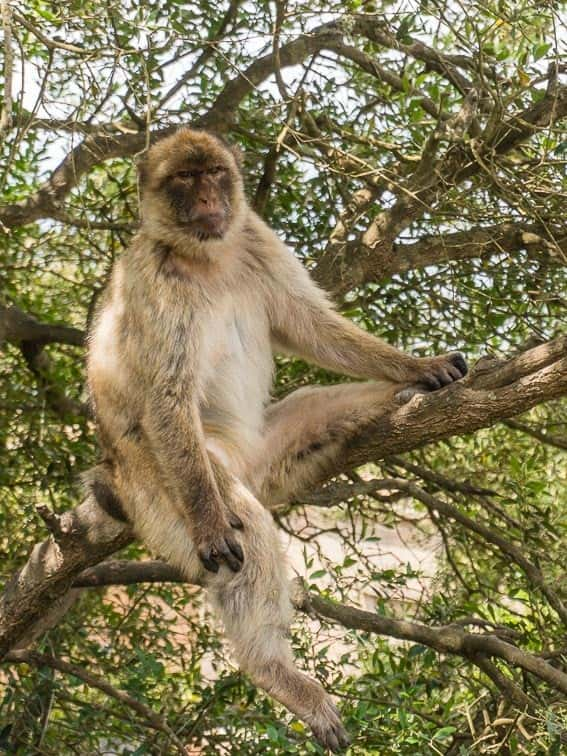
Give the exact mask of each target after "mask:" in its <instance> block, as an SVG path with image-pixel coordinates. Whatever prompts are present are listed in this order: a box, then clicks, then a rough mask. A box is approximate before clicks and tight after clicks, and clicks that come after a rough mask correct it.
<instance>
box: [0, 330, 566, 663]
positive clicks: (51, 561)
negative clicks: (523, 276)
mask: <svg viewBox="0 0 567 756" xmlns="http://www.w3.org/2000/svg"><path fill="white" fill-rule="evenodd" d="M565 394H567V337H563V338H559V339H556V340H555V341H552V342H549V343H548V344H544V345H541V346H538V347H536V348H535V349H531V350H529V351H528V352H525V353H523V354H521V355H518V356H517V357H515V358H514V359H512V360H509V361H507V362H499V361H496V362H495V361H484V362H481V363H480V364H479V366H478V368H477V369H476V370H474V371H472V373H471V374H470V376H469V377H468V378H467V379H465V380H464V381H460V382H457V383H455V384H453V385H452V386H449V387H447V388H445V389H443V390H441V391H437V392H434V393H432V394H427V395H419V396H415V397H414V398H413V399H411V400H410V401H409V402H408V403H407V404H405V405H403V406H401V407H400V406H399V405H398V406H395V405H393V406H391V407H390V408H387V409H385V410H384V412H383V414H381V415H380V416H379V417H378V418H376V419H374V420H373V421H372V422H368V423H366V424H364V425H362V426H361V427H360V429H359V431H357V432H356V434H355V435H353V436H352V437H351V438H348V439H345V440H344V454H343V455H342V456H341V458H340V463H339V464H336V465H334V466H332V467H329V466H327V467H321V471H320V478H319V480H318V481H314V482H313V484H312V485H313V486H315V485H317V484H318V483H322V482H324V481H325V480H328V479H329V478H331V477H334V476H336V475H338V474H339V473H341V472H344V471H346V470H349V469H352V468H354V467H357V466H359V465H361V464H364V463H367V462H369V461H375V460H377V459H380V458H383V457H384V456H388V455H391V454H394V453H400V452H405V451H409V450H411V449H415V448H416V447H417V446H422V445H424V444H426V443H430V442H433V441H437V440H440V439H443V438H449V437H450V436H453V435H462V434H464V433H469V432H472V431H474V430H477V429H478V428H482V427H487V426H490V425H492V424H494V423H496V422H498V421H500V420H502V419H504V418H507V417H511V416H513V415H517V414H519V413H521V412H524V411H526V410H528V409H529V408H531V407H533V406H535V405H536V404H539V403H541V402H544V401H547V400H549V399H555V398H558V397H559V396H562V395H565ZM291 495H292V494H291V493H290V496H291ZM293 495H294V496H297V491H294V492H293ZM61 526H62V528H63V529H64V530H65V531H66V532H71V533H73V534H74V537H73V538H71V539H66V541H65V543H63V544H60V545H58V544H56V543H55V541H54V540H53V538H51V539H48V540H47V541H45V542H44V543H42V544H39V545H37V546H36V547H35V548H34V550H33V552H32V554H31V556H30V558H29V560H28V562H27V564H26V565H25V566H24V568H23V569H22V571H21V572H20V573H19V574H18V575H16V576H14V578H13V579H12V580H11V581H10V583H9V584H8V585H7V587H6V590H5V592H4V595H3V597H2V599H1V602H0V657H1V656H2V655H3V654H5V653H6V652H7V651H9V650H10V649H11V648H13V647H14V646H15V645H16V644H17V643H18V642H19V641H20V640H21V638H22V637H24V635H25V634H26V633H27V632H29V631H30V628H32V627H33V625H34V623H35V622H37V621H38V620H39V619H40V618H41V616H42V615H43V614H44V613H45V612H46V611H47V609H48V608H49V607H50V606H51V604H52V603H53V601H54V600H55V599H56V598H57V597H58V596H61V595H63V594H64V593H65V592H66V591H67V590H68V589H69V588H70V587H71V585H72V583H73V581H74V580H75V579H76V577H77V575H78V574H79V573H80V572H81V571H82V570H84V569H86V568H87V567H90V566H93V565H95V564H97V563H99V562H100V561H101V560H102V559H104V558H106V557H108V556H110V554H112V553H114V552H115V551H117V550H118V549H120V548H122V547H123V546H125V545H126V544H128V543H129V542H130V541H131V540H132V535H131V533H130V532H129V530H128V528H127V527H126V526H124V524H123V523H121V522H119V521H118V520H115V519H113V518H111V517H109V516H108V515H106V514H105V512H104V511H103V510H102V509H101V508H100V507H99V506H98V504H97V503H96V501H95V499H94V498H93V496H92V495H90V496H89V497H87V499H86V500H85V501H84V502H83V503H82V504H80V505H79V506H78V507H76V508H75V509H73V510H71V511H70V512H66V513H64V514H63V515H62V516H61Z"/></svg>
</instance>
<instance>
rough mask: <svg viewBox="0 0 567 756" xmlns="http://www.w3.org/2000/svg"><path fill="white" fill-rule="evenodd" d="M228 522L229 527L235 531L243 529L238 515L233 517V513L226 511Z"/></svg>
mask: <svg viewBox="0 0 567 756" xmlns="http://www.w3.org/2000/svg"><path fill="white" fill-rule="evenodd" d="M228 521H229V522H230V524H231V527H233V528H234V529H235V530H242V529H243V528H244V523H243V522H242V520H241V519H240V517H239V516H238V515H235V514H234V512H231V511H230V510H229V511H228Z"/></svg>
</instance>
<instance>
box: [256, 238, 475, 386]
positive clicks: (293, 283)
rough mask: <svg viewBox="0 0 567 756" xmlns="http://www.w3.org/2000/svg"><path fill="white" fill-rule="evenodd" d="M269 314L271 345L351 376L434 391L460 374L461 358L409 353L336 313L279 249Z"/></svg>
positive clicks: (463, 364) (462, 371)
mask: <svg viewBox="0 0 567 756" xmlns="http://www.w3.org/2000/svg"><path fill="white" fill-rule="evenodd" d="M273 266H274V267H273V268H272V270H271V276H270V278H271V280H272V281H273V282H274V283H273V285H272V286H271V287H270V292H271V297H272V307H271V318H272V328H273V338H274V341H275V343H276V347H277V346H279V347H281V348H282V349H283V350H284V351H287V352H291V353H293V354H297V355H298V356H300V357H303V358H304V359H306V360H307V361H309V362H314V363H315V364H317V365H320V366H321V367H324V368H326V369H328V370H332V371H334V372H338V373H344V374H347V375H352V376H355V377H357V378H372V379H384V378H386V379H389V380H392V381H394V382H396V383H404V384H408V383H419V384H422V385H423V386H424V387H425V388H428V389H437V388H440V387H441V386H445V385H447V384H448V383H451V382H452V381H454V380H458V379H459V378H462V377H463V376H464V375H465V374H466V372H467V367H466V362H465V360H464V358H463V357H462V355H460V354H458V353H453V354H449V355H442V356H438V357H424V358H419V357H413V356H411V355H408V354H405V353H404V352H401V351H400V350H399V349H396V348H395V347H393V346H391V345H390V344H387V343H386V342H385V341H383V340H382V339H380V338H377V337H376V336H373V335H372V334H370V333H368V332H366V331H364V330H363V329H362V328H359V327H358V326H356V325H355V324H354V323H353V322H352V321H350V320H348V319H347V318H345V317H343V316H342V315H340V314H339V313H337V312H336V311H335V310H334V309H333V307H332V305H331V303H330V302H329V300H328V299H327V297H326V295H325V294H324V292H323V291H321V289H319V287H318V286H317V285H316V284H315V283H314V281H313V280H312V279H311V278H310V276H309V274H308V273H307V271H306V270H305V269H304V268H303V266H302V265H301V263H299V261H298V260H296V259H295V258H294V257H293V255H292V254H291V253H289V251H288V250H286V249H285V248H281V249H280V250H279V254H278V255H277V258H276V259H275V260H274V262H273Z"/></svg>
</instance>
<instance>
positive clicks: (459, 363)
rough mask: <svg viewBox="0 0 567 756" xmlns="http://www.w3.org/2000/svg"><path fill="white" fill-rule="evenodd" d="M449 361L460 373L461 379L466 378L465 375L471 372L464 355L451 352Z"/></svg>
mask: <svg viewBox="0 0 567 756" xmlns="http://www.w3.org/2000/svg"><path fill="white" fill-rule="evenodd" d="M449 360H450V362H451V363H452V364H453V365H454V367H456V368H457V370H458V371H459V372H460V374H461V376H460V377H461V378H464V377H465V375H466V374H467V373H468V372H469V366H468V365H467V361H466V359H465V356H464V354H462V353H461V352H451V354H450V355H449Z"/></svg>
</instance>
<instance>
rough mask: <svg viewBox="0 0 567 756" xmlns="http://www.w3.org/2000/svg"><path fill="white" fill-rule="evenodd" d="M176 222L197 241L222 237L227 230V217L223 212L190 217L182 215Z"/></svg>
mask: <svg viewBox="0 0 567 756" xmlns="http://www.w3.org/2000/svg"><path fill="white" fill-rule="evenodd" d="M178 223H179V225H180V226H181V227H182V228H183V230H184V231H185V232H186V233H188V234H190V235H191V236H192V237H194V238H195V239H197V240H198V241H207V240H209V239H211V240H212V239H222V238H223V236H224V235H225V234H226V232H227V229H228V225H229V219H228V217H227V216H226V215H225V214H224V213H208V214H203V215H200V216H199V217H198V218H192V219H188V218H187V217H183V215H182V216H181V217H180V218H179V219H178Z"/></svg>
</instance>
